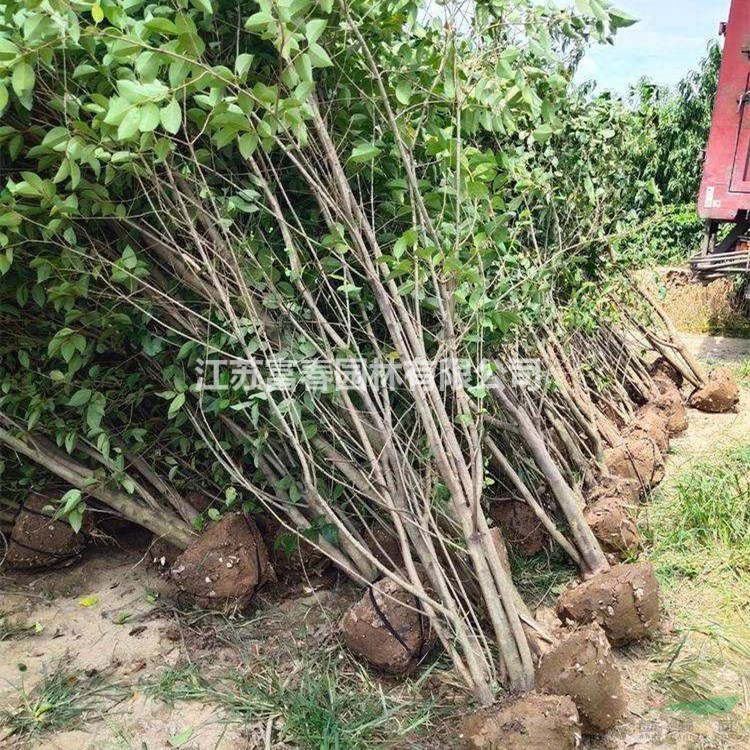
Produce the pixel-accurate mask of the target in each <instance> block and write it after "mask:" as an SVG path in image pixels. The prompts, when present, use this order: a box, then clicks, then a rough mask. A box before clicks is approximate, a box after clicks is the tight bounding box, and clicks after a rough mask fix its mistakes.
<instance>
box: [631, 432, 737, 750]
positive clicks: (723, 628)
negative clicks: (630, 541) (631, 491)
mask: <svg viewBox="0 0 750 750" xmlns="http://www.w3.org/2000/svg"><path fill="white" fill-rule="evenodd" d="M640 525H641V529H642V530H643V531H644V532H645V537H646V540H647V545H646V549H645V552H644V559H649V560H651V562H653V564H654V566H655V569H656V573H657V576H658V577H659V580H660V582H661V585H662V593H663V597H664V609H666V611H667V612H669V615H670V617H671V618H672V621H673V625H674V628H673V632H675V633H676V634H677V637H676V638H667V639H666V640H665V641H664V642H663V643H662V647H661V648H660V650H659V651H657V652H656V653H655V654H654V656H653V658H652V661H653V662H654V664H655V665H656V669H655V671H654V672H653V673H652V675H651V681H652V682H653V684H654V685H655V686H656V687H657V688H658V689H659V690H660V692H662V693H663V695H664V696H665V699H666V701H667V705H666V706H665V707H664V710H670V706H671V707H672V708H674V709H675V710H678V711H680V712H683V713H684V712H688V713H690V712H695V713H701V714H703V713H707V714H717V715H719V714H722V713H727V714H728V713H732V715H733V716H735V715H736V716H735V718H737V720H738V721H743V720H746V719H747V716H746V715H745V714H744V713H743V712H742V711H741V710H740V709H737V711H733V709H734V707H735V706H736V705H738V704H739V703H741V698H742V696H743V695H744V687H743V685H744V684H747V681H748V680H750V631H749V629H748V623H747V621H746V617H747V602H748V601H750V445H747V446H744V447H741V448H736V449H733V450H730V451H727V452H724V453H721V454H719V455H717V456H716V457H715V458H712V459H711V460H708V461H703V462H701V463H699V464H696V465H693V466H692V467H691V468H690V469H689V470H688V471H686V472H685V473H683V474H682V475H680V476H678V477H676V478H675V479H673V480H671V481H670V482H669V484H668V485H667V486H665V487H663V488H660V489H659V490H658V491H657V492H655V493H654V495H653V496H652V499H651V501H650V504H649V505H647V506H645V508H644V518H642V519H641V524H640ZM743 717H744V718H743ZM728 746H729V745H727V747H728Z"/></svg>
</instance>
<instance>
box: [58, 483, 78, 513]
mask: <svg viewBox="0 0 750 750" xmlns="http://www.w3.org/2000/svg"><path fill="white" fill-rule="evenodd" d="M80 502H81V490H78V489H73V490H68V491H67V492H66V493H65V494H64V495H63V496H62V497H61V498H60V513H61V514H62V515H67V514H68V513H70V512H71V511H72V510H73V509H74V508H75V507H76V506H77V505H78V504H79V503H80Z"/></svg>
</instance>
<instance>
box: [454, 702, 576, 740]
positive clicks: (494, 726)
mask: <svg viewBox="0 0 750 750" xmlns="http://www.w3.org/2000/svg"><path fill="white" fill-rule="evenodd" d="M462 736H463V743H464V747H466V748H467V750H575V748H577V747H578V745H579V744H580V741H581V730H580V726H579V723H578V711H577V710H576V706H575V703H574V702H573V701H572V700H571V699H570V698H568V697H567V696H564V695H538V694H536V693H529V694H528V695H524V696H522V697H521V698H516V699H515V700H511V701H510V702H506V703H501V704H499V705H497V706H493V707H492V708H487V709H483V710H482V711H479V712H477V713H476V714H473V715H472V716H470V717H469V718H468V719H466V721H465V722H464V726H463V732H462Z"/></svg>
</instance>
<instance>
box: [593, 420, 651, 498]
mask: <svg viewBox="0 0 750 750" xmlns="http://www.w3.org/2000/svg"><path fill="white" fill-rule="evenodd" d="M604 463H605V465H606V466H607V468H608V469H609V471H610V473H611V474H613V475H614V476H616V477H620V478H622V479H632V480H635V481H636V482H638V483H639V484H640V486H641V488H642V489H643V490H644V491H647V490H649V489H651V488H653V487H656V485H658V484H660V483H661V482H662V481H663V479H664V476H665V465H664V456H663V455H662V452H661V451H660V450H659V446H658V445H657V444H656V441H655V440H654V439H653V438H650V437H648V436H646V435H645V434H643V433H639V434H636V435H631V436H630V437H628V438H626V439H625V440H624V441H623V443H622V444H621V445H618V446H615V447H614V448H607V449H606V450H605V451H604Z"/></svg>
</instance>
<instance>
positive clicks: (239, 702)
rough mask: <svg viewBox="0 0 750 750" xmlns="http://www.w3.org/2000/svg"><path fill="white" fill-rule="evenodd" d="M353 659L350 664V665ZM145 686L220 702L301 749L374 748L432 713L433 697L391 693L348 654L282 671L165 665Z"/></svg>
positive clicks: (177, 697)
mask: <svg viewBox="0 0 750 750" xmlns="http://www.w3.org/2000/svg"><path fill="white" fill-rule="evenodd" d="M349 667H352V668H351V669H350V668H349ZM147 691H148V692H149V693H150V694H151V695H153V696H155V697H159V698H161V699H162V700H166V701H168V702H174V701H199V702H201V703H209V704H213V705H217V706H220V707H222V708H223V709H224V710H225V711H226V712H227V713H228V714H229V716H230V717H234V719H235V720H236V721H239V722H241V723H242V724H243V725H244V726H245V728H246V729H247V730H248V731H249V732H251V731H252V730H253V728H255V729H257V728H258V727H260V728H262V731H264V732H270V733H272V734H273V742H274V745H273V746H276V745H277V744H278V745H279V746H285V745H284V743H291V744H292V745H293V746H294V747H298V748H300V750H369V749H371V748H375V747H379V746H382V745H383V744H384V743H385V742H386V736H388V737H390V738H391V739H392V738H393V737H394V735H395V736H402V737H404V736H407V735H411V734H412V733H413V732H415V731H417V730H418V729H419V728H420V727H421V726H423V725H426V724H427V723H428V722H429V720H430V715H431V710H432V708H433V705H432V703H431V702H429V701H427V702H425V701H423V700H422V701H419V702H418V703H416V702H414V703H412V702H411V701H409V700H408V699H404V700H399V698H398V697H395V696H393V695H389V694H387V693H386V692H384V691H383V689H382V688H381V687H380V686H379V685H377V684H376V683H374V682H373V681H372V680H371V679H370V677H369V676H368V675H367V673H366V672H365V671H364V670H363V669H362V668H359V667H356V666H354V665H351V664H348V663H347V662H346V660H345V659H343V660H336V659H330V660H329V661H327V662H325V661H324V662H322V663H321V662H320V661H319V660H316V661H315V663H312V662H309V663H305V664H303V665H298V668H297V669H296V671H295V672H294V673H293V674H292V675H287V676H284V675H283V674H281V673H279V671H278V670H277V669H276V668H274V667H273V666H272V665H267V666H263V667H258V668H254V669H253V671H252V672H251V673H241V672H232V673H230V674H228V675H225V676H223V677H221V678H219V679H206V678H204V677H203V676H202V675H201V674H200V672H199V670H198V669H197V668H196V667H195V665H192V664H191V665H188V666H184V667H178V668H173V669H169V670H166V671H165V672H164V673H163V674H162V675H161V676H160V678H159V680H158V681H157V682H155V683H152V684H151V685H149V686H147Z"/></svg>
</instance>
